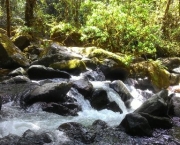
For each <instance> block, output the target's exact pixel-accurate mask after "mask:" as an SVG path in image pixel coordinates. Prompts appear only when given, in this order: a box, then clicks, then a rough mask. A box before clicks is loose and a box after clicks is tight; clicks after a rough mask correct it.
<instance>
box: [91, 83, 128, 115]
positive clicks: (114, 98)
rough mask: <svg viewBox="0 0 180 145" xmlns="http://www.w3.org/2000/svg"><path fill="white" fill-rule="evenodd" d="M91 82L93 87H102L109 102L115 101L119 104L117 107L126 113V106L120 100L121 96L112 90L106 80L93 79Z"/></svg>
mask: <svg viewBox="0 0 180 145" xmlns="http://www.w3.org/2000/svg"><path fill="white" fill-rule="evenodd" d="M91 83H92V84H93V87H94V88H95V89H103V90H105V91H106V92H107V95H108V99H109V101H110V102H113V101H115V102H116V104H117V105H118V106H119V108H120V109H121V110H122V111H123V113H124V114H127V113H128V111H127V108H126V106H125V104H124V102H123V101H122V100H121V97H120V96H119V94H118V93H117V92H116V91H114V90H113V89H112V88H110V87H109V84H108V83H109V82H108V81H105V82H104V81H101V82H100V81H93V82H91Z"/></svg>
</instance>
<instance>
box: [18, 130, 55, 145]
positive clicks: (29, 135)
mask: <svg viewBox="0 0 180 145" xmlns="http://www.w3.org/2000/svg"><path fill="white" fill-rule="evenodd" d="M53 140H54V138H53V137H52V135H51V134H50V133H48V132H44V133H42V134H37V133H35V132H34V131H32V130H27V131H26V132H24V134H23V135H22V137H21V138H20V139H19V141H18V142H17V144H18V145H27V144H29V145H33V144H38V145H44V144H46V143H51V142H53Z"/></svg>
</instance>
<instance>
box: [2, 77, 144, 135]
mask: <svg viewBox="0 0 180 145" xmlns="http://www.w3.org/2000/svg"><path fill="white" fill-rule="evenodd" d="M79 77H82V76H79ZM79 77H73V78H72V79H78V78H79ZM54 81H55V82H58V81H62V80H58V79H56V80H54ZM37 83H39V82H37ZM91 83H92V85H93V87H94V89H104V90H106V92H107V95H108V98H109V100H110V101H115V102H116V103H117V104H118V106H119V107H120V108H121V110H122V111H123V113H122V114H120V113H119V112H113V111H111V110H107V109H104V110H101V111H97V110H95V109H93V108H92V107H91V105H90V103H89V101H88V100H85V99H84V97H83V96H82V95H81V94H79V93H78V91H77V90H76V89H74V88H71V89H70V91H69V92H68V94H67V95H69V96H71V97H74V98H75V99H76V100H77V102H78V104H80V106H81V107H82V111H80V112H79V113H78V116H68V117H65V116H61V115H57V114H53V113H48V112H44V111H42V110H41V109H40V107H39V106H38V104H34V105H32V107H31V108H29V110H28V112H24V110H22V109H20V107H19V106H14V105H13V104H14V103H13V102H10V103H7V104H3V106H2V111H1V114H0V115H1V116H0V118H1V119H0V137H4V136H6V135H8V134H16V135H19V136H21V135H22V134H23V133H24V132H25V131H26V130H28V129H31V130H34V131H39V132H41V131H51V132H56V133H57V132H58V131H57V128H58V126H59V125H61V124H62V123H65V122H79V123H81V124H83V125H85V126H88V125H91V124H92V123H93V122H94V121H95V120H97V119H100V120H103V121H105V122H107V123H108V125H109V126H117V125H119V124H120V122H121V121H122V119H123V118H124V117H125V115H126V114H127V113H129V112H132V111H133V110H134V109H136V108H138V107H139V106H140V105H141V104H142V103H143V102H144V101H145V100H144V99H143V96H142V95H141V93H142V92H141V91H140V90H137V89H135V88H134V87H133V86H131V85H127V84H126V86H127V88H128V89H129V91H130V93H131V94H132V96H133V97H134V100H133V101H132V102H131V109H127V108H126V106H125V105H124V102H123V101H122V100H121V97H120V96H119V94H118V93H117V92H115V91H114V90H113V89H112V88H110V87H109V83H110V82H109V81H91ZM58 134H59V135H61V136H63V133H62V132H58Z"/></svg>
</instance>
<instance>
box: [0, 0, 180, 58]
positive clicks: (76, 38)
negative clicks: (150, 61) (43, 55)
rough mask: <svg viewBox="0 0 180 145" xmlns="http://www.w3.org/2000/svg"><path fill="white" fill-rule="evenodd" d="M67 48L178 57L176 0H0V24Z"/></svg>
mask: <svg viewBox="0 0 180 145" xmlns="http://www.w3.org/2000/svg"><path fill="white" fill-rule="evenodd" d="M7 1H9V8H10V19H11V21H10V27H11V36H13V35H15V33H19V34H20V33H21V34H23V33H28V34H30V35H32V37H36V38H41V39H43V38H44V39H51V40H53V41H58V42H60V43H61V44H62V45H67V46H97V47H101V48H103V49H106V50H109V51H112V52H120V53H126V54H134V55H135V56H142V55H143V56H145V57H147V58H156V57H167V56H180V27H179V25H180V0H159V1H156V0H134V1H132V0H1V5H0V20H1V21H0V27H1V28H4V29H6V26H7Z"/></svg>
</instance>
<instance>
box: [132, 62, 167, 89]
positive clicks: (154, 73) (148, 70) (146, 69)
mask: <svg viewBox="0 0 180 145" xmlns="http://www.w3.org/2000/svg"><path fill="white" fill-rule="evenodd" d="M131 73H132V74H135V75H136V76H139V77H146V76H147V77H149V78H150V80H151V81H152V83H153V85H154V86H156V87H157V88H159V89H163V88H164V89H165V88H167V87H168V86H169V85H170V73H169V72H168V71H167V70H166V69H165V68H164V67H163V66H162V65H161V64H160V63H159V61H144V62H139V63H135V64H132V65H131Z"/></svg>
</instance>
